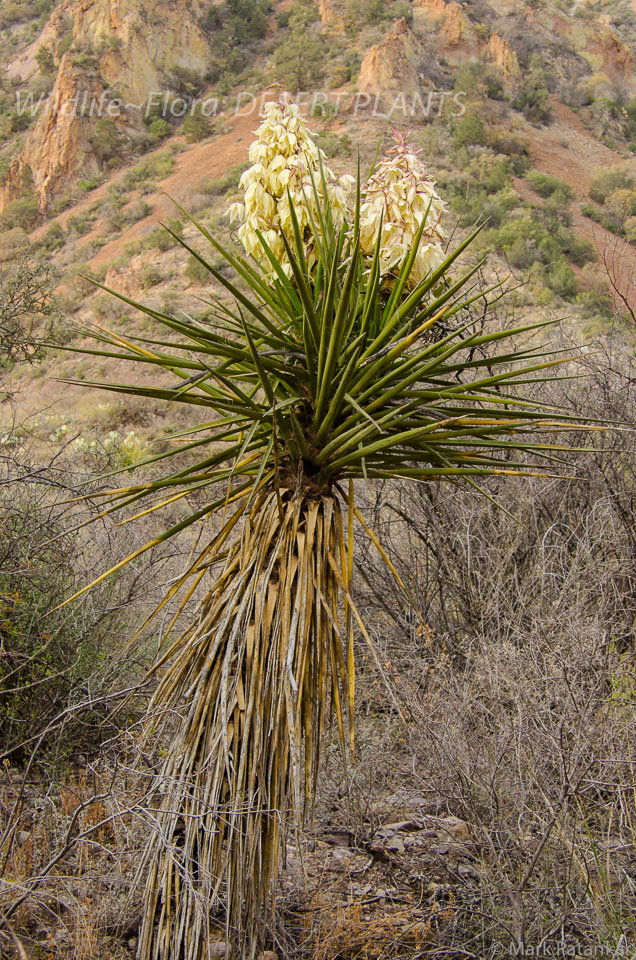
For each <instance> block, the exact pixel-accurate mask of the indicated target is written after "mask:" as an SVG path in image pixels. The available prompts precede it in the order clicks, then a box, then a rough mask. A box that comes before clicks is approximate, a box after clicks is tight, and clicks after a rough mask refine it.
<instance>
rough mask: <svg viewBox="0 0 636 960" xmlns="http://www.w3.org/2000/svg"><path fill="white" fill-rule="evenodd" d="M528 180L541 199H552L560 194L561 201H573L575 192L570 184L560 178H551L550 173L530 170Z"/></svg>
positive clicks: (527, 175)
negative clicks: (556, 194)
mask: <svg viewBox="0 0 636 960" xmlns="http://www.w3.org/2000/svg"><path fill="white" fill-rule="evenodd" d="M526 180H527V181H528V183H529V184H530V186H531V187H532V189H533V190H535V191H536V192H537V193H538V194H539V196H540V197H546V198H547V197H552V196H553V195H554V194H555V193H558V194H559V199H562V200H571V199H572V198H573V196H574V191H573V190H572V187H571V186H570V185H569V183H566V182H565V181H564V180H559V178H558V177H553V176H550V174H549V173H541V172H540V171H539V170H530V171H528V173H527V174H526Z"/></svg>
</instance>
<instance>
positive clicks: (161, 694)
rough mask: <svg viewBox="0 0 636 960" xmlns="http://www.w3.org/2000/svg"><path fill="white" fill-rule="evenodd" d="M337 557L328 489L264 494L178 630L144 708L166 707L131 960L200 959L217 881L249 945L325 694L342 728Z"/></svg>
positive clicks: (294, 818)
mask: <svg viewBox="0 0 636 960" xmlns="http://www.w3.org/2000/svg"><path fill="white" fill-rule="evenodd" d="M334 567H335V568H336V569H334ZM348 570H349V564H348V559H347V548H346V546H345V525H344V522H343V513H342V507H341V503H340V501H339V500H338V499H337V498H336V497H334V496H323V497H321V498H319V499H309V498H307V497H305V496H303V495H299V496H294V495H292V494H290V493H285V492H284V491H283V492H282V499H280V498H279V495H278V494H275V493H269V494H266V495H263V497H262V498H261V500H260V502H258V503H256V505H255V506H254V508H253V509H252V511H251V513H250V514H249V516H247V517H246V518H245V522H244V529H243V533H242V536H241V538H240V539H238V540H237V541H236V542H235V543H234V544H233V546H232V547H231V548H230V550H229V553H228V556H227V558H226V561H225V564H224V567H223V570H222V572H221V574H220V576H219V577H218V579H217V581H216V582H215V584H214V586H213V587H212V589H211V590H210V592H209V593H208V595H207V596H206V597H205V599H204V600H203V602H202V604H201V607H200V612H199V617H198V620H197V622H196V624H195V625H194V626H193V627H191V628H190V629H189V630H188V631H187V632H186V633H185V634H184V636H183V637H182V638H181V639H180V640H179V641H178V643H177V645H176V646H177V647H178V648H179V650H178V654H177V656H176V659H175V661H174V663H173V664H172V665H171V668H170V670H169V671H168V672H167V673H166V675H165V677H164V678H163V680H162V682H161V684H160V686H159V688H158V690H157V692H156V694H155V696H154V699H153V702H152V704H151V708H150V709H151V712H154V713H155V714H157V713H160V714H161V715H162V716H163V717H164V718H166V722H167V723H169V722H170V720H171V718H173V717H174V715H175V713H177V714H178V715H179V719H178V729H177V731H176V734H175V735H174V739H173V740H172V741H171V747H170V752H169V754H168V756H167V758H166V761H165V764H164V767H163V770H162V774H161V778H160V785H159V792H160V794H161V802H160V804H159V810H158V811H157V814H156V829H155V830H154V831H153V834H152V836H151V839H150V841H149V843H148V846H147V848H146V851H145V857H144V861H143V863H142V865H141V869H142V870H148V877H147V882H146V894H145V910H144V921H143V927H142V931H141V936H140V945H139V952H138V956H139V958H140V960H154V958H159V957H183V958H184V960H204V958H207V957H208V946H209V942H210V934H211V930H210V915H211V911H212V910H213V909H214V907H215V905H217V906H218V904H219V897H220V895H222V896H223V900H224V901H225V905H226V927H227V936H228V941H229V940H232V942H233V943H234V944H235V946H236V947H237V948H238V950H239V952H240V955H241V956H242V957H246V958H247V957H249V958H252V957H254V955H255V953H256V950H257V948H258V946H259V944H260V943H261V940H262V937H261V933H260V928H259V923H260V922H261V920H262V914H263V909H264V907H265V906H266V903H267V900H268V898H269V896H270V890H271V889H272V884H273V881H274V880H275V878H276V875H277V870H278V864H279V857H280V850H281V848H283V849H284V842H282V841H284V837H285V833H286V830H287V828H288V827H289V826H290V825H291V826H293V827H295V828H298V827H299V825H300V822H301V820H302V817H303V814H304V812H305V806H306V802H307V799H308V797H310V796H312V794H313V790H314V787H315V778H316V775H317V770H318V759H319V747H320V741H321V737H322V733H323V730H324V727H325V723H326V721H328V720H329V719H330V717H329V714H330V713H331V712H332V708H335V714H336V718H337V721H338V727H339V731H340V737H341V741H342V743H343V746H344V742H345V736H344V727H345V720H344V718H343V712H342V709H341V688H342V687H343V686H344V684H345V682H346V677H347V667H346V665H345V659H344V656H343V649H342V638H341V632H340V627H339V623H340V616H339V601H340V587H339V583H338V580H339V579H340V582H342V581H344V582H347V580H348ZM337 571H341V573H340V574H338V573H337ZM149 732H150V731H149ZM152 734H153V736H154V735H155V734H156V728H155V729H153V730H152Z"/></svg>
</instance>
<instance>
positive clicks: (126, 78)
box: [0, 0, 210, 210]
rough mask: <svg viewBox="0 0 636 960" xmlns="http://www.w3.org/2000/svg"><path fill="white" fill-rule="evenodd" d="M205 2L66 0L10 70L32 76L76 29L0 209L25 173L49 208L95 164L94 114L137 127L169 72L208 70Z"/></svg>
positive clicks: (16, 191)
mask: <svg viewBox="0 0 636 960" xmlns="http://www.w3.org/2000/svg"><path fill="white" fill-rule="evenodd" d="M205 7H206V4H205V2H204V0H145V2H144V3H143V4H142V3H139V0H65V2H63V3H62V4H61V5H60V6H59V7H57V8H56V10H55V11H54V13H53V15H52V17H51V19H50V20H49V22H48V23H47V25H46V27H45V28H44V31H43V33H42V35H41V36H40V37H39V38H38V39H37V40H36V41H35V42H34V44H32V45H31V47H30V48H29V50H28V51H26V52H25V53H24V54H23V55H22V56H21V57H19V58H17V59H16V61H14V63H13V64H11V65H10V66H9V72H10V74H11V71H13V75H14V76H16V77H19V78H21V79H23V80H28V79H29V78H30V77H31V76H32V74H33V63H34V57H35V54H36V53H37V50H38V49H39V48H40V47H41V46H47V47H48V48H49V49H51V50H52V51H53V52H54V51H56V50H57V47H58V45H59V41H60V39H61V37H62V35H63V34H64V32H65V31H66V32H68V30H69V29H71V27H72V31H73V47H72V48H71V50H69V51H68V52H67V53H65V54H64V55H63V56H62V59H61V62H60V64H59V68H58V73H57V78H56V80H55V85H54V88H53V91H52V93H51V96H50V98H49V101H48V103H47V104H45V105H44V106H43V108H42V111H41V114H40V116H39V118H38V120H37V122H36V124H35V127H34V128H33V129H32V131H31V132H30V133H29V135H28V137H27V140H26V143H25V147H24V150H23V152H22V154H21V155H20V156H19V157H18V158H17V159H16V160H15V161H14V163H13V165H12V168H11V170H10V172H9V176H8V178H7V181H6V183H5V186H4V187H3V189H2V191H1V192H0V210H1V209H2V208H3V206H5V205H6V204H7V202H9V201H10V200H12V199H13V198H14V197H15V196H17V195H18V194H19V191H20V188H21V187H20V185H21V184H22V183H23V182H24V177H25V174H26V175H27V176H29V175H30V178H32V180H33V183H34V184H35V187H36V190H37V191H38V194H39V202H40V206H41V207H42V208H45V207H46V206H47V204H48V203H49V201H50V199H51V197H52V196H53V195H54V194H55V193H56V192H58V191H59V189H60V188H61V187H62V186H63V185H64V183H65V182H66V181H68V180H69V179H70V178H72V177H73V176H74V175H76V174H77V172H78V171H79V170H80V169H83V168H85V167H86V164H87V163H88V166H89V168H90V167H93V168H95V167H96V162H95V160H94V158H91V154H90V141H89V136H90V131H91V129H92V128H93V126H94V124H95V122H96V117H98V116H107V117H109V118H112V119H113V120H114V121H115V122H116V123H118V124H119V125H121V126H124V125H126V124H128V125H132V126H133V127H134V126H137V127H139V126H140V121H141V117H142V114H143V112H144V110H145V109H146V105H147V103H148V97H149V95H150V94H152V93H154V92H160V91H163V90H166V89H167V87H168V83H169V77H170V73H171V71H173V70H175V69H178V68H182V69H184V70H187V71H188V73H195V74H196V73H204V72H205V69H206V66H207V64H208V59H209V53H210V44H209V39H208V38H207V37H206V36H205V34H204V33H203V31H202V29H201V27H200V26H199V20H200V17H201V15H202V14H203V12H204V9H205ZM77 51H80V52H81V56H78V55H77ZM103 94H105V95H106V94H107V96H105V97H104V99H103V101H102V105H101V106H100V107H99V108H97V107H95V108H94V109H92V110H91V108H90V106H89V111H88V114H87V111H86V107H85V106H84V108H82V104H84V105H85V104H87V103H88V104H89V105H90V104H91V103H94V102H95V101H98V102H99V100H100V97H102V95H103ZM114 98H118V99H120V100H121V106H120V107H115V106H114V105H113V104H112V102H111V101H112V100H113V99H114ZM107 103H110V107H108V108H107V107H106V104H107ZM105 111H106V112H105Z"/></svg>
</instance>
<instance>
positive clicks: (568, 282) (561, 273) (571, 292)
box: [547, 259, 579, 300]
mask: <svg viewBox="0 0 636 960" xmlns="http://www.w3.org/2000/svg"><path fill="white" fill-rule="evenodd" d="M547 282H548V286H549V287H550V289H551V290H553V291H554V292H555V293H556V294H557V295H558V296H559V297H563V299H564V300H574V299H576V295H577V293H578V289H579V288H578V283H577V280H576V274H575V273H574V270H573V269H572V267H571V266H570V264H569V263H568V262H567V260H565V259H561V260H557V261H556V263H554V264H552V266H551V267H550V268H549V270H548V274H547Z"/></svg>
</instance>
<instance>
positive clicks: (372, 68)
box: [357, 20, 422, 96]
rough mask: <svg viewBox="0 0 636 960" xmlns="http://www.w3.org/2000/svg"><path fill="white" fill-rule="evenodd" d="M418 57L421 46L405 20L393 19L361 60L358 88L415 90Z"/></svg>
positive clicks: (382, 90) (384, 91)
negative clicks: (387, 30) (388, 27)
mask: <svg viewBox="0 0 636 960" xmlns="http://www.w3.org/2000/svg"><path fill="white" fill-rule="evenodd" d="M421 57H422V50H421V46H420V44H419V43H418V41H417V39H416V38H415V36H414V35H413V33H412V31H411V30H410V29H409V26H408V24H407V22H406V20H397V21H396V22H395V24H394V25H393V27H392V29H391V31H390V32H389V33H388V34H387V36H386V37H385V38H384V40H382V41H381V42H380V43H378V44H375V46H373V47H371V49H370V50H369V52H368V53H367V55H366V57H365V58H364V60H363V61H362V65H361V67H360V76H359V77H358V84H357V86H358V89H359V90H361V91H363V92H365V93H375V94H382V93H387V92H393V91H399V92H400V93H404V94H405V95H407V96H409V95H412V94H414V93H416V92H417V91H418V90H419V86H420V83H419V69H420V63H421Z"/></svg>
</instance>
